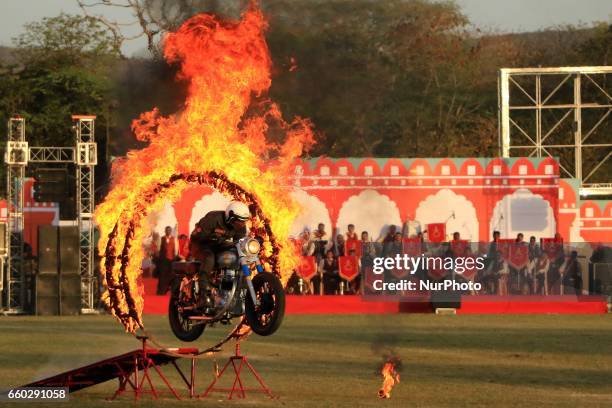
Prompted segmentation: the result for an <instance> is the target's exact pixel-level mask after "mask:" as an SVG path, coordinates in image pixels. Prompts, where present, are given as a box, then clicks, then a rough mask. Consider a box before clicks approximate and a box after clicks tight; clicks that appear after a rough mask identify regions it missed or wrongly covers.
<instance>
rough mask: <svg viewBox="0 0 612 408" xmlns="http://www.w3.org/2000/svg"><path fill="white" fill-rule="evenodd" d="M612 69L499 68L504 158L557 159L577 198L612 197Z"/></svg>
mask: <svg viewBox="0 0 612 408" xmlns="http://www.w3.org/2000/svg"><path fill="white" fill-rule="evenodd" d="M610 74H612V67H608V66H603V67H558V68H502V69H501V70H500V73H499V81H498V100H499V146H500V154H501V155H502V156H503V157H511V156H528V157H542V156H550V157H556V158H558V159H559V162H560V171H561V175H562V176H565V177H570V178H575V179H578V181H579V182H580V195H582V196H598V195H610V194H612V180H611V179H610V176H609V174H610V169H612V160H609V159H610V158H611V157H612V138H611V133H612V121H610V113H611V112H612V75H610Z"/></svg>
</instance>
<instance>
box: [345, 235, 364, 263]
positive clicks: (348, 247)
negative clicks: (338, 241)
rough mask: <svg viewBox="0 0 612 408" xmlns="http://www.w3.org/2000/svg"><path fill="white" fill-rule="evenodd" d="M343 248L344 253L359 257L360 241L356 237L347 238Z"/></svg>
mask: <svg viewBox="0 0 612 408" xmlns="http://www.w3.org/2000/svg"><path fill="white" fill-rule="evenodd" d="M344 249H345V252H344V253H345V254H346V255H349V256H356V257H358V258H360V257H361V241H360V240H358V239H349V240H347V241H346V244H345V246H344Z"/></svg>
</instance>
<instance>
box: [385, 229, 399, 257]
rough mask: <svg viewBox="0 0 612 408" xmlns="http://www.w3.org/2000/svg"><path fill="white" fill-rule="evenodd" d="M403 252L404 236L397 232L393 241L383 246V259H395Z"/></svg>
mask: <svg viewBox="0 0 612 408" xmlns="http://www.w3.org/2000/svg"><path fill="white" fill-rule="evenodd" d="M402 250H403V242H402V234H401V233H400V232H396V233H395V234H393V240H392V241H388V242H385V243H384V244H383V253H382V256H383V257H394V256H395V255H397V254H401V253H402Z"/></svg>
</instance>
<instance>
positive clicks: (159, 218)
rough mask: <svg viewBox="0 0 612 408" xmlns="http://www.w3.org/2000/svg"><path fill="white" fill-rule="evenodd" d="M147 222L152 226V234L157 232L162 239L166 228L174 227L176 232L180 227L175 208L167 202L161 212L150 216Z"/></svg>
mask: <svg viewBox="0 0 612 408" xmlns="http://www.w3.org/2000/svg"><path fill="white" fill-rule="evenodd" d="M147 221H148V223H149V225H150V226H151V232H152V233H153V232H156V233H157V234H159V236H160V237H161V236H162V235H164V230H165V229H166V227H172V230H173V231H175V230H176V228H177V225H178V221H177V219H176V213H175V212H174V207H173V206H172V203H171V202H169V201H166V202H165V203H164V206H163V207H162V208H161V209H160V210H159V211H156V212H152V213H151V214H149V216H148V217H147Z"/></svg>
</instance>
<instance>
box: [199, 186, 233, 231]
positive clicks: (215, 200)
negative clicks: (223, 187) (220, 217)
mask: <svg viewBox="0 0 612 408" xmlns="http://www.w3.org/2000/svg"><path fill="white" fill-rule="evenodd" d="M230 201H231V200H230V199H229V198H227V197H226V196H224V195H223V194H221V193H220V192H218V191H213V192H212V193H210V194H206V195H204V196H202V198H200V199H199V200H198V201H196V203H195V204H194V205H193V209H192V210H191V217H190V218H189V231H193V230H194V228H195V225H196V224H197V222H198V221H200V219H201V218H202V217H204V216H205V215H206V213H208V212H210V211H218V210H225V207H227V205H228V204H229V203H230Z"/></svg>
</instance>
